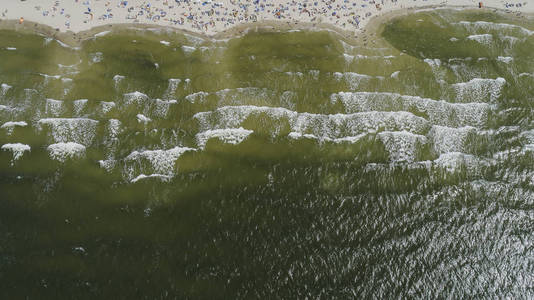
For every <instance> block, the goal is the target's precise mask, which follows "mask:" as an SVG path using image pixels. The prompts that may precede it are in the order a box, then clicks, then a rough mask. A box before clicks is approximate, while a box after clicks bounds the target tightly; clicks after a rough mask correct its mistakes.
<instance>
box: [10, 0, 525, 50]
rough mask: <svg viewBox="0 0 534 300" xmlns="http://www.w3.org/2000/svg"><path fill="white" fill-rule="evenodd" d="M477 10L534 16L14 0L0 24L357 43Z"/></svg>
mask: <svg viewBox="0 0 534 300" xmlns="http://www.w3.org/2000/svg"><path fill="white" fill-rule="evenodd" d="M480 5H481V6H482V7H483V8H490V9H499V10H503V11H505V12H507V13H509V14H514V15H517V16H522V15H524V14H529V13H532V12H534V4H533V3H528V2H526V1H524V0H523V1H518V0H513V1H502V0H489V1H482V2H479V1H475V0H449V1H446V0H356V1H354V0H353V1H349V0H338V1H328V0H304V1H294V0H291V1H287V0H275V1H265V0H251V1H240V0H236V1H234V0H220V1H211V0H206V1H203V0H195V1H188V0H127V1H126V0H69V1H66V0H41V1H18V0H17V1H8V2H4V3H2V4H0V20H2V21H4V22H3V23H4V25H3V26H2V27H3V28H6V26H7V27H8V28H12V27H14V28H18V27H25V28H28V27H29V26H28V24H30V25H31V26H33V27H38V25H35V24H42V25H45V26H49V27H50V28H49V29H46V30H45V29H43V28H40V29H38V30H36V31H41V32H42V31H48V32H50V33H53V34H55V33H58V34H61V33H69V34H70V36H72V37H73V41H75V40H77V39H81V38H82V37H83V36H84V35H83V34H81V35H78V36H77V37H76V34H78V33H81V32H87V31H92V32H94V31H95V30H94V28H99V30H96V31H98V32H100V33H101V34H102V35H104V34H105V32H106V31H107V30H106V27H108V28H109V27H112V25H114V24H129V25H132V24H135V25H136V26H139V25H141V26H165V27H172V28H176V29H179V30H184V31H187V32H192V33H197V34H201V35H203V36H208V37H214V36H221V35H222V34H225V33H226V34H227V33H228V32H233V31H236V29H237V31H241V30H240V29H239V28H244V27H250V26H251V25H255V24H256V25H259V24H261V25H268V26H273V28H282V29H300V28H313V27H318V28H331V29H334V30H337V31H339V32H343V33H344V34H345V35H347V36H352V37H355V38H357V37H358V35H359V34H361V33H362V32H364V31H365V28H366V27H367V25H368V24H369V22H370V21H371V20H373V19H375V18H376V17H377V16H381V15H385V14H391V13H392V12H394V11H403V10H404V11H412V10H413V9H417V8H429V7H432V9H435V8H439V7H448V8H453V9H478V8H479V6H480ZM6 23H7V25H6ZM110 25H111V26H110ZM92 29H93V30H92ZM34 31H35V30H34Z"/></svg>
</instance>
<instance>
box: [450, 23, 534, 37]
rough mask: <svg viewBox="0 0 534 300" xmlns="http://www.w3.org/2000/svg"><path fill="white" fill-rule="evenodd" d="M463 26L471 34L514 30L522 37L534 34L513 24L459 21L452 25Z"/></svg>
mask: <svg viewBox="0 0 534 300" xmlns="http://www.w3.org/2000/svg"><path fill="white" fill-rule="evenodd" d="M453 24H455V25H456V24H458V25H462V26H464V27H465V28H466V29H468V30H471V32H473V31H476V30H486V31H488V30H500V31H502V30H504V29H508V30H515V31H518V32H519V33H521V34H524V35H532V34H534V31H531V30H528V29H526V28H524V27H521V26H518V25H513V24H506V23H493V22H485V21H476V22H468V21H461V22H459V23H453Z"/></svg>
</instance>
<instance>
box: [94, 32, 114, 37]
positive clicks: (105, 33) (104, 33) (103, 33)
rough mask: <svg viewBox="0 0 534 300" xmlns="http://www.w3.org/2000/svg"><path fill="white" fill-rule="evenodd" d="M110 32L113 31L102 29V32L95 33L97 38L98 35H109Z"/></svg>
mask: <svg viewBox="0 0 534 300" xmlns="http://www.w3.org/2000/svg"><path fill="white" fill-rule="evenodd" d="M110 33H111V31H102V32H99V33H97V34H95V35H94V37H95V38H97V37H103V36H106V35H108V34H110Z"/></svg>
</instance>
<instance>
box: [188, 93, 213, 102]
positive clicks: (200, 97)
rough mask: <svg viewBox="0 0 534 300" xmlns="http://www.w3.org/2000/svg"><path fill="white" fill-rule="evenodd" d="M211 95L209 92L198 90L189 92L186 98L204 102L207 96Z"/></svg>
mask: <svg viewBox="0 0 534 300" xmlns="http://www.w3.org/2000/svg"><path fill="white" fill-rule="evenodd" d="M208 96H209V93H207V92H197V93H193V94H189V95H187V96H185V100H187V101H189V102H191V103H204V102H206V98H207V97H208Z"/></svg>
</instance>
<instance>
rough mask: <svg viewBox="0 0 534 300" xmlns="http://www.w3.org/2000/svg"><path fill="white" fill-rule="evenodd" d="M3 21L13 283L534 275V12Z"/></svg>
mask: <svg viewBox="0 0 534 300" xmlns="http://www.w3.org/2000/svg"><path fill="white" fill-rule="evenodd" d="M375 40H376V44H373V43H371V42H370V43H369V44H367V45H365V46H356V45H351V44H350V43H348V42H347V41H344V40H342V39H341V38H340V37H339V36H337V35H336V34H334V33H329V32H306V31H301V32H290V33H283V32H279V33H272V32H261V31H260V32H250V33H248V34H246V35H245V36H243V37H239V38H233V39H228V40H218V41H208V40H203V39H200V38H196V37H192V36H189V35H184V34H178V33H173V32H168V31H154V30H146V31H139V30H126V29H123V30H119V31H115V32H113V33H110V34H107V35H105V36H97V37H95V38H94V39H90V40H87V41H85V42H84V43H83V44H82V46H81V47H79V48H72V47H68V46H66V45H64V44H62V43H60V42H58V41H56V40H54V39H51V38H46V37H42V36H39V35H30V34H22V33H18V32H14V31H0V84H2V85H1V88H0V298H3V299H4V298H5V299H38V298H39V299H42V298H51V299H52V298H53V299H62V298H73V299H184V298H193V299H219V298H222V299H236V298H237V299H242V298H246V299H249V298H262V299H265V298H289V299H292V298H313V299H316V298H337V299H339V298H341V299H345V298H349V299H353V298H407V297H410V298H412V297H413V298H430V297H432V298H433V297H440V298H441V297H443V298H445V297H447V298H449V297H450V298H473V297H476V298H478V297H484V298H486V297H488V298H494V297H495V298H503V297H514V298H515V297H526V298H529V297H533V296H534V284H533V282H534V260H533V257H534V238H533V236H534V235H533V231H534V227H533V224H534V164H533V161H534V122H533V116H534V114H533V113H532V112H533V108H534V107H533V105H532V103H534V23H533V22H530V21H528V20H517V19H510V18H507V17H504V16H500V15H496V14H490V13H472V12H458V11H455V12H453V11H445V10H439V11H435V12H421V13H417V14H413V15H410V16H406V17H402V18H398V19H394V20H392V21H390V22H388V23H387V24H384V26H383V28H382V29H381V32H380V34H379V35H378V37H376V38H375Z"/></svg>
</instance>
